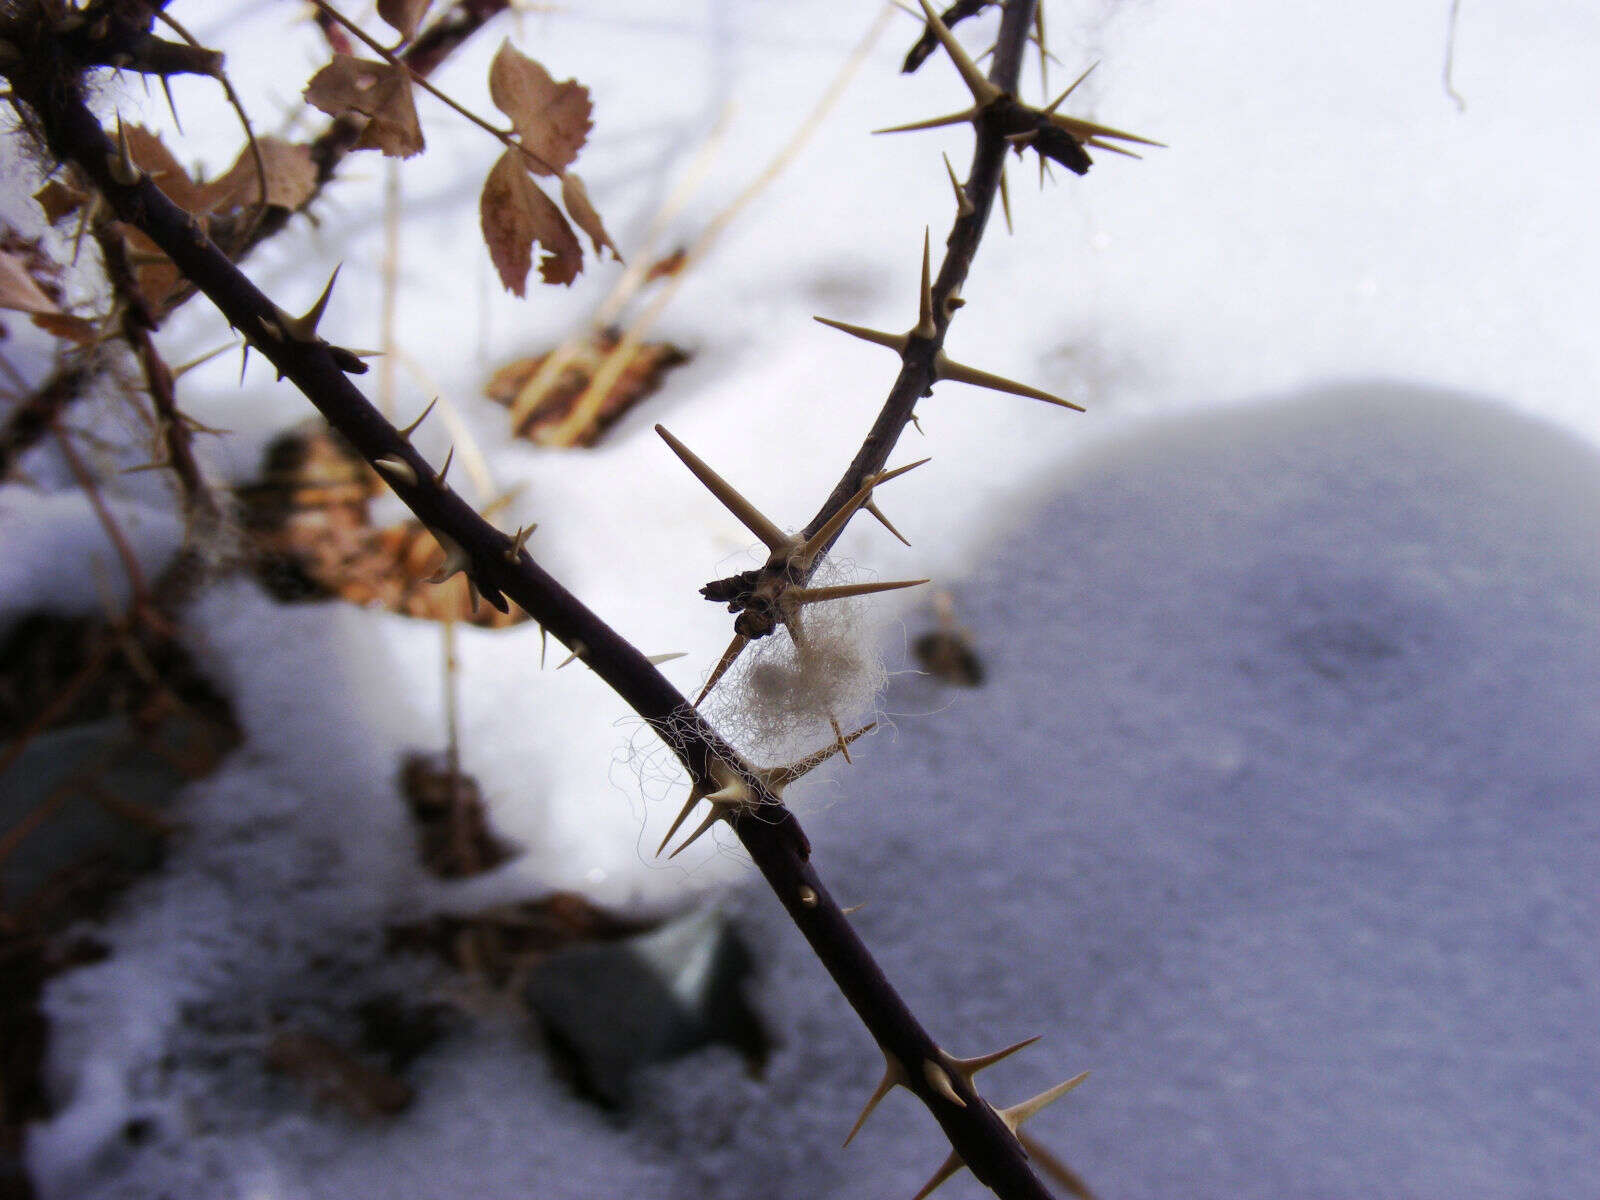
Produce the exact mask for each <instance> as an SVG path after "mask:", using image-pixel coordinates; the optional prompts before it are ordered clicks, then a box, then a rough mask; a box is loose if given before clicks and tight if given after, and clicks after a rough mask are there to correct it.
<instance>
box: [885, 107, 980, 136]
mask: <svg viewBox="0 0 1600 1200" xmlns="http://www.w3.org/2000/svg"><path fill="white" fill-rule="evenodd" d="M980 111H981V110H980V109H978V108H964V109H962V110H961V111H960V112H955V113H946V114H945V115H944V116H942V117H929V118H928V119H927V120H926V121H908V122H907V123H906V124H904V125H888V126H885V127H884V128H882V129H874V130H873V131H872V132H873V133H874V134H879V133H916V132H917V131H918V130H922V129H942V128H944V126H946V125H965V124H967V123H968V122H969V121H973V120H976V119H977V116H978V113H979V112H980Z"/></svg>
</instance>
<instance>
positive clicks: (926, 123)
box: [873, 0, 1162, 225]
mask: <svg viewBox="0 0 1600 1200" xmlns="http://www.w3.org/2000/svg"><path fill="white" fill-rule="evenodd" d="M917 3H918V4H919V5H921V7H922V15H923V19H924V21H925V22H926V26H927V30H928V32H929V33H931V34H932V35H933V36H934V37H935V38H936V39H937V40H938V42H939V44H940V45H941V46H943V47H944V50H945V53H946V54H948V55H949V57H950V61H951V62H952V63H954V64H955V67H956V70H957V71H958V72H959V73H960V75H961V80H962V82H963V83H965V84H966V85H967V90H968V91H969V92H971V93H972V103H971V104H970V105H968V106H967V107H966V108H963V109H961V110H960V111H959V112H953V113H946V114H945V115H944V116H941V117H929V118H928V119H927V120H923V121H911V122H908V123H906V124H904V125H891V126H889V127H888V128H886V129H877V130H874V131H873V132H875V133H910V132H912V131H914V130H919V129H938V128H941V127H943V126H946V125H964V124H968V123H972V124H977V123H980V122H983V123H987V124H989V125H990V126H991V127H992V128H994V129H995V130H996V131H997V132H998V133H999V134H1000V136H1002V137H1004V138H1005V139H1006V140H1007V141H1009V142H1011V144H1012V145H1013V146H1015V147H1016V150H1017V153H1018V154H1021V153H1022V151H1023V150H1024V149H1026V148H1032V149H1033V150H1034V151H1035V152H1037V153H1038V155H1039V163H1040V171H1041V173H1042V172H1043V170H1044V163H1045V160H1047V159H1049V160H1053V161H1055V162H1058V163H1060V164H1061V165H1062V166H1064V167H1066V168H1067V169H1068V170H1069V171H1072V172H1073V173H1074V174H1077V175H1082V174H1085V173H1086V172H1087V171H1088V170H1089V167H1090V166H1091V165H1092V163H1093V161H1094V160H1093V159H1091V158H1090V157H1089V153H1088V151H1087V150H1086V149H1085V147H1086V146H1093V147H1095V148H1096V149H1100V150H1110V151H1112V152H1113V153H1115V154H1125V155H1128V156H1130V157H1133V158H1137V157H1139V156H1138V155H1137V154H1135V153H1133V151H1131V150H1128V149H1127V148H1125V147H1123V146H1119V145H1117V144H1116V143H1117V142H1119V141H1121V142H1135V143H1138V144H1140V145H1144V146H1160V145H1161V144H1162V143H1160V142H1157V141H1154V140H1152V139H1151V138H1147V137H1141V136H1140V135H1138V134H1136V133H1128V132H1126V131H1124V130H1121V129H1113V128H1112V127H1111V126H1109V125H1098V124H1096V123H1095V122H1093V121H1085V120H1081V119H1079V118H1077V117H1069V116H1066V115H1065V114H1063V113H1060V112H1058V111H1057V109H1058V108H1059V107H1060V105H1061V103H1062V101H1064V100H1065V99H1066V98H1067V97H1068V96H1070V95H1071V94H1072V92H1073V90H1074V89H1075V88H1076V87H1077V86H1078V84H1080V83H1082V82H1083V80H1084V78H1085V77H1087V75H1088V74H1089V71H1092V70H1094V68H1093V67H1092V66H1091V67H1090V68H1089V70H1088V71H1085V72H1084V73H1083V74H1082V75H1080V76H1078V78H1077V79H1075V80H1074V81H1073V82H1072V85H1071V86H1070V87H1068V88H1067V89H1066V90H1065V91H1064V92H1062V93H1061V94H1060V95H1059V96H1057V97H1056V98H1055V99H1054V100H1052V101H1051V102H1050V103H1049V104H1048V105H1046V106H1045V107H1044V108H1042V109H1040V108H1033V107H1031V106H1030V105H1027V104H1023V103H1022V102H1021V101H1020V100H1018V99H1017V98H1016V97H1015V96H1013V95H1010V94H1009V93H1006V92H1004V91H1002V90H1001V89H1000V88H999V87H997V86H996V85H995V84H993V83H991V82H990V81H989V79H988V78H987V77H986V76H985V75H984V73H983V72H982V71H981V70H980V69H979V68H978V65H977V63H975V62H973V60H972V58H971V57H970V56H969V55H968V54H967V52H966V50H965V48H963V47H962V45H961V43H960V42H959V41H957V40H956V36H955V34H953V33H951V32H950V30H949V28H948V27H947V26H946V25H945V23H944V22H943V21H941V20H940V19H939V15H938V14H937V13H936V12H934V11H933V8H932V7H931V6H930V5H929V4H928V0H917ZM958 190H959V189H958ZM958 199H959V197H958ZM1007 224H1008V225H1009V220H1008V222H1007Z"/></svg>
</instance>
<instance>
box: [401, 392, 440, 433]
mask: <svg viewBox="0 0 1600 1200" xmlns="http://www.w3.org/2000/svg"><path fill="white" fill-rule="evenodd" d="M437 403H439V397H437V396H435V397H434V398H433V399H432V400H429V401H428V407H427V408H425V409H423V410H422V415H421V416H419V417H418V418H417V419H416V420H415V421H413V422H411V424H409V425H407V426H406V427H405V428H404V429H402V430H400V436H401V437H403V438H405V440H406V441H408V442H409V441H410V440H411V435H412V434H413V433H415V432H416V431H417V429H418V427H419V426H421V424H422V423H423V422H424V421H426V420H427V419H428V414H429V413H431V412H432V411H433V406H434V405H435V404H437Z"/></svg>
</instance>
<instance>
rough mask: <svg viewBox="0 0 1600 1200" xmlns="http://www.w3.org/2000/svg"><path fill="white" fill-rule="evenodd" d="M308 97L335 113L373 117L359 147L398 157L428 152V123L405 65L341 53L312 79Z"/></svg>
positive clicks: (307, 90) (328, 111)
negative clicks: (424, 136)
mask: <svg viewBox="0 0 1600 1200" xmlns="http://www.w3.org/2000/svg"><path fill="white" fill-rule="evenodd" d="M305 98H306V103H307V104H310V105H312V106H313V107H314V108H319V109H321V110H322V111H323V112H325V113H327V114H328V115H329V116H330V117H338V116H343V115H344V114H345V113H357V114H359V115H360V116H363V117H366V118H368V121H367V127H366V129H365V130H364V131H363V132H362V134H361V138H360V140H359V141H357V142H356V148H357V149H358V150H373V149H376V150H381V151H382V152H383V153H384V154H386V155H389V156H390V157H392V158H410V157H411V156H412V155H413V154H420V153H421V152H422V147H423V141H422V126H421V124H420V123H419V122H418V121H417V106H416V104H415V102H414V101H413V100H412V96H411V76H410V74H409V73H408V72H407V71H406V69H405V68H404V67H397V66H391V65H390V64H388V63H381V62H370V61H368V60H366V59H363V58H353V57H351V56H350V55H348V54H335V55H334V56H333V61H332V62H331V63H329V64H328V65H327V66H325V67H323V68H322V70H320V71H318V72H317V73H316V74H315V75H313V76H312V77H311V82H310V83H308V84H307V85H306V90H305Z"/></svg>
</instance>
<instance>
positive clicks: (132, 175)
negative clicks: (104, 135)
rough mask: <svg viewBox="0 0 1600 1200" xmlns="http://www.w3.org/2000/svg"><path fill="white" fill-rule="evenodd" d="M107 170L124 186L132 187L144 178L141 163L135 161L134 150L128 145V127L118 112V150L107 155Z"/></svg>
mask: <svg viewBox="0 0 1600 1200" xmlns="http://www.w3.org/2000/svg"><path fill="white" fill-rule="evenodd" d="M106 171H107V172H108V173H109V174H110V175H111V178H112V179H114V180H116V181H117V182H118V183H120V184H121V185H122V186H123V187H132V186H133V185H134V184H136V183H138V182H139V180H140V179H142V178H144V172H143V171H141V170H139V164H137V163H136V162H134V161H133V151H132V149H131V148H130V147H129V145H128V129H127V126H125V125H124V124H123V123H122V114H121V113H118V114H117V152H116V153H115V154H108V155H106Z"/></svg>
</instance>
